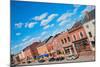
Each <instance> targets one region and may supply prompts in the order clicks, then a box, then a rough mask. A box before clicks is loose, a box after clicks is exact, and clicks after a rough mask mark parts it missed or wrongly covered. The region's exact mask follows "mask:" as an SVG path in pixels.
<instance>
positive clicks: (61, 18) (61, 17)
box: [57, 12, 73, 22]
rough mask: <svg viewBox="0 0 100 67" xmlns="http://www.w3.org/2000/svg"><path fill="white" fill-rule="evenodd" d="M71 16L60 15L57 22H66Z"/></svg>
mask: <svg viewBox="0 0 100 67" xmlns="http://www.w3.org/2000/svg"><path fill="white" fill-rule="evenodd" d="M72 15H73V14H72V13H69V12H66V13H64V14H62V15H61V16H60V17H59V18H58V19H57V22H61V21H63V20H66V19H68V17H70V16H72Z"/></svg>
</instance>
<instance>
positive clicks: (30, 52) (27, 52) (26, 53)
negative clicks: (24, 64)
mask: <svg viewBox="0 0 100 67" xmlns="http://www.w3.org/2000/svg"><path fill="white" fill-rule="evenodd" d="M24 54H25V58H26V59H29V58H33V55H32V51H31V49H30V48H29V47H28V48H27V49H26V50H24Z"/></svg>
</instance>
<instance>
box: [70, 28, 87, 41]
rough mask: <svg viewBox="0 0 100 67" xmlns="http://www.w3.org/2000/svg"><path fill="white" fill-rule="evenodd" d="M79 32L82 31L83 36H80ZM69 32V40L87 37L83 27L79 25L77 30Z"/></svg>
mask: <svg viewBox="0 0 100 67" xmlns="http://www.w3.org/2000/svg"><path fill="white" fill-rule="evenodd" d="M80 32H82V34H83V37H81V36H80ZM69 34H70V38H71V42H73V41H76V40H80V39H82V38H86V37H87V36H86V32H85V30H84V28H83V27H80V28H78V29H77V30H74V31H73V32H69ZM74 35H75V37H76V40H75V39H74Z"/></svg>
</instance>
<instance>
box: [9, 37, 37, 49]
mask: <svg viewBox="0 0 100 67" xmlns="http://www.w3.org/2000/svg"><path fill="white" fill-rule="evenodd" d="M38 40H39V37H33V38H30V39H27V40H25V41H22V42H21V43H20V44H16V45H15V46H14V47H12V48H11V50H12V51H14V50H15V49H17V48H20V49H19V50H18V51H20V50H22V49H23V48H25V47H27V46H29V45H31V44H32V43H33V42H36V41H38Z"/></svg>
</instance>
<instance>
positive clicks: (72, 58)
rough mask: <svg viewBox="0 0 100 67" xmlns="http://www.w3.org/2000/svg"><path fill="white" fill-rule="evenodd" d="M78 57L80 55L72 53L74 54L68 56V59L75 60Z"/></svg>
mask: <svg viewBox="0 0 100 67" xmlns="http://www.w3.org/2000/svg"><path fill="white" fill-rule="evenodd" d="M78 57H79V56H78V55H74V54H72V55H69V56H67V60H75V59H77V58H78Z"/></svg>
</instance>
